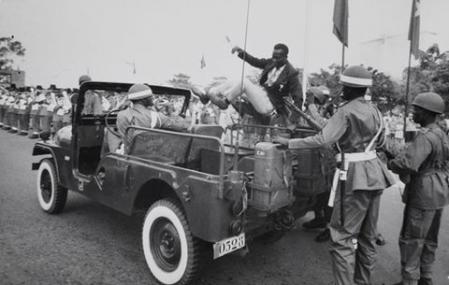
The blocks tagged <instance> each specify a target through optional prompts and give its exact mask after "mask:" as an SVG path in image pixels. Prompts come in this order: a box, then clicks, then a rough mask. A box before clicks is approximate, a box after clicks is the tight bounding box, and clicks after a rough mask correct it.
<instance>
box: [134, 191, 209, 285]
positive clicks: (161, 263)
mask: <svg viewBox="0 0 449 285" xmlns="http://www.w3.org/2000/svg"><path fill="white" fill-rule="evenodd" d="M142 246H143V253H144V255H145V260H146V262H147V265H148V268H149V269H150V272H151V275H152V277H153V278H154V279H155V281H156V282H157V283H158V284H164V285H166V284H176V285H183V284H188V283H189V282H191V281H192V280H194V279H195V277H196V274H197V273H198V271H199V270H200V267H201V266H200V263H201V261H202V260H203V257H202V255H203V250H202V249H201V248H202V246H201V241H200V240H199V239H197V238H195V237H194V236H192V233H191V231H190V229H189V225H188V223H187V219H186V217H185V214H184V212H183V211H182V209H181V207H180V206H179V204H178V203H177V202H176V201H174V200H171V199H162V200H159V201H157V202H155V203H154V204H153V205H151V207H150V208H149V209H148V211H147V214H146V216H145V219H144V223H143V229H142Z"/></svg>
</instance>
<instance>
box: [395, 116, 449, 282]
mask: <svg viewBox="0 0 449 285" xmlns="http://www.w3.org/2000/svg"><path fill="white" fill-rule="evenodd" d="M448 160H449V138H448V137H447V135H446V134H445V133H444V132H443V130H441V128H440V127H438V126H437V125H436V124H435V123H433V124H430V125H429V126H427V127H426V128H422V130H421V131H420V132H419V133H418V135H417V136H416V138H415V139H414V140H413V141H412V142H411V143H410V145H409V146H408V147H407V149H406V150H405V152H404V153H403V154H401V155H400V156H398V157H397V158H395V159H394V160H391V161H390V162H389V163H388V165H389V167H390V168H391V170H393V171H394V172H396V173H398V174H400V175H401V176H402V178H403V179H404V180H408V182H407V183H406V187H405V190H404V195H403V201H404V202H405V204H406V206H405V209H404V220H403V224H402V230H401V234H400V237H399V248H400V251H401V265H402V278H403V283H404V284H418V280H419V284H423V285H424V284H432V265H433V263H434V261H435V251H436V248H437V245H438V232H439V229H440V221H441V214H442V210H443V207H444V206H446V205H448V204H449V162H448Z"/></svg>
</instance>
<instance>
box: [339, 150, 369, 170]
mask: <svg viewBox="0 0 449 285" xmlns="http://www.w3.org/2000/svg"><path fill="white" fill-rule="evenodd" d="M376 157H377V153H376V151H375V150H372V151H364V152H349V153H345V162H346V163H345V164H348V163H349V162H357V161H365V160H371V159H375V158H376ZM335 159H336V160H337V162H341V153H339V154H337V155H336V156H335ZM345 168H347V167H345Z"/></svg>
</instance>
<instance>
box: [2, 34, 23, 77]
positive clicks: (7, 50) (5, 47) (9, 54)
mask: <svg viewBox="0 0 449 285" xmlns="http://www.w3.org/2000/svg"><path fill="white" fill-rule="evenodd" d="M24 55H25V48H24V47H23V46H22V43H21V42H19V41H16V40H14V36H12V37H3V38H0V69H11V68H12V64H13V62H14V58H15V57H18V56H19V57H21V56H24Z"/></svg>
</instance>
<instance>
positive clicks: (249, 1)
mask: <svg viewBox="0 0 449 285" xmlns="http://www.w3.org/2000/svg"><path fill="white" fill-rule="evenodd" d="M250 5H251V0H247V7H246V25H245V42H244V45H243V51H244V54H243V58H242V59H243V63H242V76H241V78H240V80H241V91H242V93H243V89H244V88H243V80H245V62H246V43H247V40H248V26H249V11H250V8H251V6H250ZM241 109H242V105H240V106H239V114H241V113H242V112H241ZM241 122H242V118H241V116H239V121H238V124H239V125H240V124H241ZM239 134H240V131H237V135H236V142H235V148H234V149H235V151H234V161H233V170H234V171H237V163H238V158H239V156H238V153H239V149H240V144H239V139H240V138H239ZM231 136H232V133H231Z"/></svg>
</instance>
